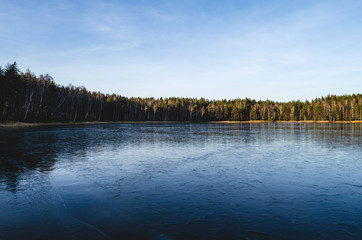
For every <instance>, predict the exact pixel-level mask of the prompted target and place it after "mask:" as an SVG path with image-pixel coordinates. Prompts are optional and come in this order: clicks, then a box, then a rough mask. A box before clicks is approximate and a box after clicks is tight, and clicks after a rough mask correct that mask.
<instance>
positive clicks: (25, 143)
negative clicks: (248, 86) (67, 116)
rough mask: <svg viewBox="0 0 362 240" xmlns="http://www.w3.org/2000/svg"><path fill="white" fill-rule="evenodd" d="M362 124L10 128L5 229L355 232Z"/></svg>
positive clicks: (158, 235) (1, 202)
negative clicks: (17, 129) (16, 129)
mask: <svg viewBox="0 0 362 240" xmlns="http://www.w3.org/2000/svg"><path fill="white" fill-rule="evenodd" d="M361 127H362V124H298V123H286V124H284V123H263V124H259V123H258V124H255V123H245V124H111V125H92V126H68V127H51V128H33V129H26V130H22V131H16V132H9V131H7V132H2V133H0V141H1V145H0V151H1V156H0V157H1V159H0V161H1V162H0V168H1V169H0V170H1V176H0V210H1V213H3V214H1V216H0V234H3V236H2V235H0V238H1V239H12V238H23V237H25V236H34V239H38V238H47V237H52V238H53V237H54V236H58V237H59V238H60V239H64V238H67V239H69V238H70V239H79V238H82V239H104V238H106V239H107V238H114V239H221V238H223V237H224V236H225V234H227V236H228V238H230V239H240V238H251V239H280V238H293V239H295V238H302V239H305V238H314V239H318V238H320V239H322V238H323V239H325V238H330V237H333V238H341V239H342V238H343V239H346V238H356V239H357V238H358V236H359V235H360V234H361V233H362V231H361V229H362V225H361V223H362V221H361V220H362V205H361V204H360V199H361V196H362V188H361V186H362V182H361V175H360V169H361V167H362V162H360V156H361V152H362V150H361V141H362V138H361ZM34 225H35V226H34ZM17 230H18V231H17ZM55 232H56V233H57V234H56V235H54V233H55ZM34 233H36V234H35V235H34Z"/></svg>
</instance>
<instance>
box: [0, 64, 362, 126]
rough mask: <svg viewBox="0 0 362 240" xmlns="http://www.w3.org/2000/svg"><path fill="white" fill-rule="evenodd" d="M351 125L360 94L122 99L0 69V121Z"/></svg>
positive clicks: (360, 109) (360, 107) (361, 113)
mask: <svg viewBox="0 0 362 240" xmlns="http://www.w3.org/2000/svg"><path fill="white" fill-rule="evenodd" d="M249 120H265V121H305V120H314V121H323V120H324V121H354V120H362V95H361V94H353V95H343V96H335V95H328V96H326V97H322V98H316V99H314V100H312V101H311V102H309V101H305V102H301V101H299V100H298V101H291V102H274V101H269V100H266V101H255V100H251V99H248V98H244V99H233V100H225V99H223V100H207V99H204V98H200V99H196V98H179V97H170V98H160V99H154V98H133V97H132V98H127V97H123V96H120V95H115V94H112V95H109V94H102V93H100V92H90V91H88V90H87V89H86V88H85V87H74V86H72V85H70V86H67V87H64V86H59V85H57V84H56V83H55V82H54V81H53V78H52V77H51V76H50V75H48V74H46V75H40V76H36V75H35V74H33V73H31V72H30V71H27V72H25V73H23V72H21V71H20V70H19V69H18V67H17V65H16V62H15V63H13V64H8V65H7V66H6V67H5V68H0V121H1V122H7V121H20V122H83V121H249Z"/></svg>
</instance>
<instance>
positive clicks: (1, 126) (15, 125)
mask: <svg viewBox="0 0 362 240" xmlns="http://www.w3.org/2000/svg"><path fill="white" fill-rule="evenodd" d="M130 123H132V124H134V123H156V124H159V123H214V124H218V123H223V124H237V123H306V124H307V123H352V124H353V123H362V120H355V121H313V120H307V121H274V122H270V121H266V120H250V121H207V122H190V121H117V122H113V121H112V122H104V121H94V122H49V123H46V122H37V123H26V122H3V123H0V130H3V129H17V128H28V127H44V126H72V125H99V124H130Z"/></svg>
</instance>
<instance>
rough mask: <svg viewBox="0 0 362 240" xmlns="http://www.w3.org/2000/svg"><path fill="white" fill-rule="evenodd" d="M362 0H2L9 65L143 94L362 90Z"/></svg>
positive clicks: (271, 95) (0, 24) (3, 47)
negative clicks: (12, 64)
mask: <svg viewBox="0 0 362 240" xmlns="http://www.w3.org/2000/svg"><path fill="white" fill-rule="evenodd" d="M361 13H362V1H348V0H347V1H333V0H328V1H307V0H305V1H293V0H288V1H269V0H265V1H258V0H248V1H242V0H238V1H237V0H235V1H219V0H193V1H191V0H182V1H181V0H180V1H172V0H164V1H158V0H154V1H151V0H143V1H138V0H133V1H92V0H83V1H76V0H74V1H57V0H54V1H36V0H33V1H25V0H24V1H19V0H11V1H10V0H1V1H0V32H1V37H0V65H1V66H4V65H6V64H7V63H9V62H10V63H12V62H13V61H16V62H17V63H18V66H19V68H20V69H21V70H23V71H25V70H26V69H27V68H30V70H31V71H32V72H35V73H36V74H37V75H39V74H44V73H49V74H50V75H52V76H53V78H54V80H55V82H56V83H58V84H61V85H68V84H69V83H71V84H73V85H75V86H82V85H83V86H85V87H86V88H87V89H88V90H91V91H98V90H99V91H101V92H104V93H117V94H120V95H123V96H127V97H131V96H141V97H151V96H152V97H170V96H177V97H197V98H200V97H205V98H208V99H224V98H226V99H232V98H245V97H248V98H252V99H256V100H259V99H261V100H265V99H271V100H276V101H287V100H298V99H300V100H305V99H309V100H310V99H312V98H315V97H320V96H326V95H327V94H338V95H341V94H351V93H362V14H361Z"/></svg>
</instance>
